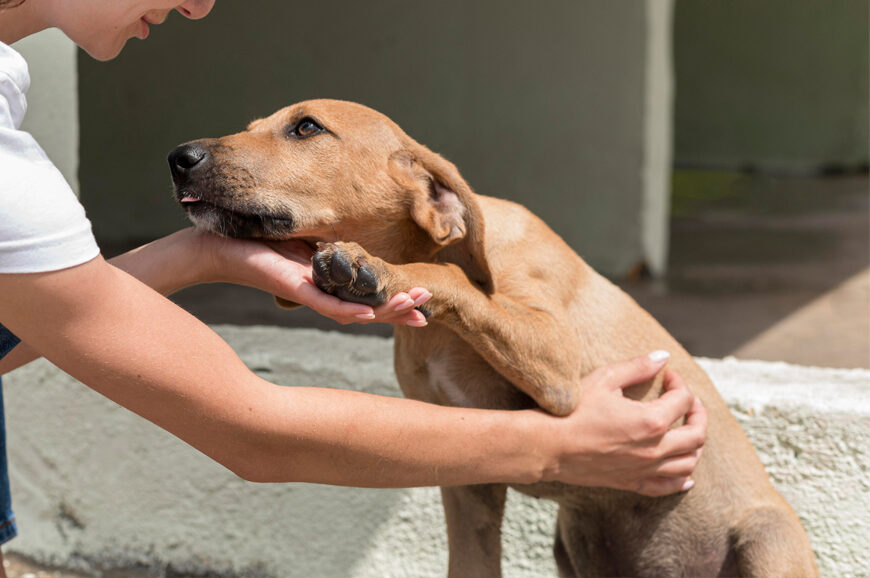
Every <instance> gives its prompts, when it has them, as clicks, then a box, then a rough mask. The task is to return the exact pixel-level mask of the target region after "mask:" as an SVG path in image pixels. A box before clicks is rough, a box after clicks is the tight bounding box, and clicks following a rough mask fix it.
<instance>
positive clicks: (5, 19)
mask: <svg viewBox="0 0 870 578" xmlns="http://www.w3.org/2000/svg"><path fill="white" fill-rule="evenodd" d="M42 4H44V2H43V1H42V0H25V2H24V3H23V4H21V5H19V6H15V7H14V8H6V9H3V10H0V42H3V43H4V44H12V43H13V42H18V41H19V40H21V39H22V38H24V37H26V36H30V35H31V34H36V33H37V32H39V31H41V30H45V29H46V28H50V27H51V24H49V23H48V20H47V19H46V18H45V14H44V10H43V6H42Z"/></svg>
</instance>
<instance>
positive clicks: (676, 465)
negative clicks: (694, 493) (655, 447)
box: [655, 450, 701, 478]
mask: <svg viewBox="0 0 870 578" xmlns="http://www.w3.org/2000/svg"><path fill="white" fill-rule="evenodd" d="M700 459H701V450H696V451H694V452H692V453H688V454H682V455H679V456H674V457H672V458H668V459H666V460H662V462H661V463H660V464H659V465H658V466H657V467H656V469H655V474H656V476H657V477H660V478H685V477H688V476H691V475H692V472H694V471H695V467H697V465H698V460H700Z"/></svg>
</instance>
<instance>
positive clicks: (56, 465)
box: [4, 326, 870, 577]
mask: <svg viewBox="0 0 870 578" xmlns="http://www.w3.org/2000/svg"><path fill="white" fill-rule="evenodd" d="M217 329H218V331H219V332H220V333H221V335H223V336H224V337H225V338H226V339H227V340H228V341H229V343H230V344H231V345H232V346H233V347H234V348H235V349H236V351H238V352H239V354H240V355H241V356H242V358H243V359H244V360H245V362H246V363H248V365H249V366H250V367H251V368H253V369H254V370H255V371H257V372H258V373H260V374H261V375H263V376H264V377H267V378H269V379H271V380H273V381H275V382H277V383H282V384H288V385H289V384H293V385H317V386H334V387H341V388H354V389H360V390H364V391H369V392H373V393H379V394H386V395H397V394H398V392H397V389H396V386H395V378H394V376H393V372H392V364H391V358H392V342H391V341H390V340H388V339H382V338H377V337H354V336H347V335H339V334H329V333H321V332H318V331H311V330H288V329H278V328H268V327H253V328H238V327H230V326H222V327H217ZM702 363H703V365H704V367H705V368H706V369H707V370H708V371H709V372H710V374H711V375H712V376H713V378H714V381H716V382H717V383H718V385H719V387H720V390H721V391H722V392H723V394H724V396H725V397H726V399H727V400H728V401H729V403H730V404H731V406H732V408H733V410H734V413H735V415H737V417H738V419H739V420H740V421H741V423H742V424H743V426H744V427H745V428H746V430H747V432H748V433H749V435H750V437H751V438H752V441H753V442H754V443H755V445H756V447H757V448H758V451H759V453H760V455H761V457H762V459H763V460H764V462H765V463H766V464H767V467H768V471H769V472H770V475H771V477H772V478H773V480H774V482H775V483H776V485H777V487H778V488H779V489H780V491H781V492H782V493H783V494H784V495H785V497H786V498H787V499H788V500H789V501H790V502H791V503H792V505H793V506H794V507H795V509H796V510H797V511H798V513H799V514H800V516H801V519H802V520H803V522H804V524H805V526H806V528H807V530H808V532H809V533H810V537H811V539H812V542H813V546H814V547H815V549H816V552H817V554H818V557H819V562H820V565H821V567H822V570H823V573H824V574H825V575H827V576H847V575H856V574H860V573H862V572H865V571H866V569H867V568H868V567H870V554H868V551H867V549H866V543H865V542H866V537H867V535H868V534H870V513H868V510H870V508H868V504H870V487H868V486H870V484H868V465H870V459H868V455H867V452H868V448H870V431H868V430H870V419H868V414H870V396H868V393H870V372H868V371H863V370H831V369H817V368H806V367H795V366H791V365H787V364H783V363H767V362H746V361H736V360H733V359H726V360H724V361H715V360H702ZM4 386H5V394H6V402H7V413H8V428H9V447H10V451H11V458H10V459H11V469H12V483H13V493H14V495H15V501H16V510H17V515H18V518H19V524H20V527H21V536H20V537H19V538H18V539H16V540H15V541H13V542H12V543H10V545H9V546H8V549H9V550H10V551H13V552H19V553H22V554H26V555H28V556H32V557H34V558H36V559H39V560H42V561H46V562H51V563H54V564H62V565H64V566H68V567H79V568H82V569H91V570H93V569H95V568H111V567H115V568H117V567H139V568H142V569H149V570H150V571H151V572H152V573H153V574H155V575H162V574H165V573H167V572H169V571H171V572H172V573H174V574H173V575H176V576H177V575H178V573H182V574H192V573H198V575H203V574H207V575H222V574H226V575H244V576H281V577H288V576H336V577H339V576H341V577H344V576H360V577H364V576H379V577H380V576H438V575H443V574H444V572H445V564H446V548H445V537H444V526H443V517H442V513H441V506H440V500H439V494H438V491H437V490H436V489H432V488H422V489H413V490H358V489H349V488H336V487H327V486H315V485H306V484H292V485H258V484H251V483H246V482H243V481H241V480H239V479H237V478H236V477H235V476H233V475H232V474H230V473H229V472H227V471H226V470H224V469H223V468H221V467H220V466H218V465H216V464H214V463H213V462H211V461H210V460H209V459H208V458H205V457H203V456H202V455H200V454H198V453H197V452H195V451H194V450H192V449H190V448H189V447H188V446H186V445H185V444H183V443H181V442H179V441H178V440H177V439H175V438H173V437H172V436H170V435H168V434H166V433H164V432H163V431H161V430H159V429H158V428H156V427H154V426H153V425H151V424H149V423H147V422H145V421H144V420H141V419H139V418H137V417H136V416H134V415H132V414H130V413H128V412H126V411H125V410H122V409H120V408H119V407H118V406H116V405H115V404H113V403H112V402H109V401H107V400H105V399H103V398H102V397H100V396H98V395H96V394H94V393H92V392H90V391H89V390H87V389H85V388H84V387H83V386H81V385H80V384H78V383H76V382H75V381H74V380H72V379H70V378H68V377H66V376H65V375H63V374H61V373H60V372H58V371H57V370H56V369H55V368H54V367H52V366H51V365H50V364H48V363H44V362H41V363H37V364H33V365H32V366H30V367H26V368H23V369H22V370H19V371H18V372H15V373H13V374H11V375H10V376H8V378H7V379H5V380H4ZM553 516H554V508H553V506H552V504H549V503H544V502H535V501H534V500H531V499H528V498H525V497H523V496H519V495H517V494H512V495H511V496H510V498H509V504H508V513H507V519H506V527H505V548H504V551H505V563H504V566H505V574H506V575H507V576H542V575H543V576H548V575H555V569H554V566H553V563H552V560H551V556H550V541H551V535H552V530H553Z"/></svg>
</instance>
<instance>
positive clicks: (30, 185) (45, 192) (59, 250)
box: [0, 126, 100, 273]
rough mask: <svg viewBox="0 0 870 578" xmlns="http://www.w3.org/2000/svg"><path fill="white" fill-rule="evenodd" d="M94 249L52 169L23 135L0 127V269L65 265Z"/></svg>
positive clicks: (78, 208) (80, 214)
mask: <svg viewBox="0 0 870 578" xmlns="http://www.w3.org/2000/svg"><path fill="white" fill-rule="evenodd" d="M99 252H100V250H99V247H97V243H96V241H95V240H94V235H93V232H92V230H91V223H90V221H89V220H88V219H87V217H86V216H85V211H84V208H83V207H82V205H81V203H79V200H78V199H77V198H76V196H75V194H74V193H73V191H72V189H71V188H70V187H69V185H68V184H67V182H66V180H65V179H64V178H63V175H62V174H61V173H60V171H59V170H58V169H57V167H55V166H54V164H53V163H52V162H51V161H50V160H49V159H48V157H47V156H46V154H45V152H43V150H42V149H41V148H40V146H39V145H38V144H37V143H36V141H35V140H34V139H33V137H32V136H31V135H30V134H29V133H27V132H24V131H21V130H15V129H12V128H9V127H2V126H0V273H37V272H44V271H56V270H59V269H66V268H68V267H73V266H75V265H80V264H82V263H85V262H87V261H90V260H91V259H93V258H94V257H96V256H97V255H98V254H99Z"/></svg>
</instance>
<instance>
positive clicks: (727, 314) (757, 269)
mask: <svg viewBox="0 0 870 578" xmlns="http://www.w3.org/2000/svg"><path fill="white" fill-rule="evenodd" d="M686 173H687V172H686V171H684V172H682V173H681V174H682V175H685V174H686ZM701 182H702V184H701V185H698V186H695V187H694V190H698V189H703V188H704V187H707V188H711V189H718V190H719V192H717V193H716V194H714V195H712V196H713V197H715V198H713V199H712V200H711V199H710V198H709V196H710V195H707V196H705V195H703V194H699V195H697V197H698V198H685V197H682V198H680V199H675V212H676V213H677V214H678V215H679V216H676V217H675V218H674V219H673V221H672V230H671V246H670V247H671V248H670V269H669V273H668V275H667V277H666V278H664V279H658V280H642V281H637V282H630V281H619V283H620V285H621V286H622V287H623V289H625V290H626V291H627V292H628V293H630V294H631V295H632V296H633V297H634V298H635V299H636V300H637V301H638V302H639V303H640V304H641V305H642V306H643V307H645V308H646V309H647V310H648V311H649V312H650V313H652V314H653V316H655V317H656V318H657V319H658V320H659V321H660V322H661V323H662V324H663V325H664V326H665V327H666V328H667V329H668V330H669V331H670V332H671V333H672V334H673V335H674V336H675V337H676V338H677V339H678V340H679V341H680V342H681V343H683V345H684V346H685V347H686V348H687V349H688V350H689V351H690V352H691V353H693V354H694V355H700V356H705V357H725V356H728V355H735V356H736V357H739V358H742V359H763V360H770V361H788V362H790V363H796V364H800V365H818V366H822V367H860V368H870V269H868V267H870V245H868V239H870V220H868V215H870V196H868V179H867V176H866V175H860V176H841V177H830V178H793V177H792V178H788V177H770V176H757V175H755V176H754V175H737V176H735V175H734V174H725V175H724V176H720V177H718V178H717V177H715V176H714V178H713V179H712V183H711V179H710V178H704V179H701ZM723 182H724V184H723ZM723 188H724V189H725V191H724V192H721V190H722V189H723ZM677 205H678V206H677ZM174 299H175V301H176V302H177V303H179V304H181V305H182V306H183V307H185V308H186V309H187V310H189V311H191V312H192V313H193V314H195V315H197V316H198V317H199V318H200V319H203V320H204V321H206V322H208V323H233V324H239V325H254V324H266V325H279V326H285V327H318V328H322V329H331V330H336V331H343V332H349V333H365V334H377V335H390V334H391V331H392V330H391V328H390V327H388V326H383V325H353V326H344V327H343V326H341V325H339V324H337V323H334V322H332V321H330V320H328V319H324V318H321V317H319V316H318V315H316V314H315V313H313V312H311V311H309V310H301V311H283V310H280V309H277V308H276V307H275V306H274V304H273V302H272V299H271V297H270V296H268V295H264V294H260V293H258V292H257V291H254V290H251V289H246V288H243V287H234V286H229V285H210V286H200V287H193V288H190V289H187V290H185V291H182V292H181V293H179V294H177V295H176V296H175V297H174Z"/></svg>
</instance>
